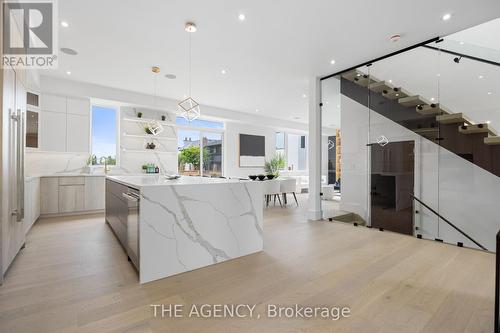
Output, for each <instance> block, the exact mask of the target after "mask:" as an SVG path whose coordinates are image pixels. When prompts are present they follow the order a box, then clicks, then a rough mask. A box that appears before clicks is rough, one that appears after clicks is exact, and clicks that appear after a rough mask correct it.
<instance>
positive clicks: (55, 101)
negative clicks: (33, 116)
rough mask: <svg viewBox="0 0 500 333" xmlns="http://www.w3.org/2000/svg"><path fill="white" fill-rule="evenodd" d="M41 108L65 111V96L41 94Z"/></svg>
mask: <svg viewBox="0 0 500 333" xmlns="http://www.w3.org/2000/svg"><path fill="white" fill-rule="evenodd" d="M42 110H43V111H50V112H59V113H66V97H62V96H55V95H47V94H44V95H43V96H42Z"/></svg>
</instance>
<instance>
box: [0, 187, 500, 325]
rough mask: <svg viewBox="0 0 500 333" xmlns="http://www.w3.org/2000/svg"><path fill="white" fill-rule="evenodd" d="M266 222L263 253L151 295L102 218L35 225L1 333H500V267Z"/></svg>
mask: <svg viewBox="0 0 500 333" xmlns="http://www.w3.org/2000/svg"><path fill="white" fill-rule="evenodd" d="M300 199H301V202H300V203H301V207H299V208H295V207H294V206H292V205H291V206H290V207H289V208H286V209H282V208H279V207H271V208H269V209H267V210H266V212H265V225H264V230H265V250H264V252H262V253H259V254H255V255H250V256H247V257H244V258H240V259H236V260H232V261H230V262H226V263H222V264H219V265H215V266H212V267H207V268H203V269H199V270H196V271H193V272H188V273H184V274H180V275H178V276H174V277H170V278H167V279H163V280H160V281H156V282H152V283H149V284H146V285H143V286H140V285H139V283H138V278H137V275H136V272H135V271H134V270H133V268H132V267H131V265H130V264H129V263H128V262H127V258H126V256H125V254H124V252H123V250H122V249H121V247H120V246H119V245H118V242H117V241H116V239H115V238H114V235H113V234H112V233H111V231H110V229H109V228H108V226H107V225H106V224H105V223H104V218H103V216H102V215H93V216H80V217H72V218H68V217H65V218H51V219H44V220H40V221H38V222H37V223H36V224H35V226H34V227H33V229H32V230H31V232H30V233H29V235H28V238H27V243H26V248H25V249H24V250H22V251H21V253H20V254H19V256H18V257H17V259H16V261H15V263H14V264H13V266H12V267H11V269H10V270H9V271H8V274H7V276H6V280H5V283H4V285H3V286H1V287H0V332H9V333H11V332H37V333H40V332H240V333H241V332H454V333H456V332H492V331H493V308H494V255H493V254H490V253H485V252H480V251H475V250H469V249H464V248H458V247H455V246H450V245H444V244H440V243H436V242H433V241H425V240H418V239H416V238H412V237H408V236H402V235H398V234H394V233H389V232H380V231H376V230H371V229H368V228H365V227H354V226H352V225H349V224H344V223H340V222H338V223H336V222H334V223H331V222H307V221H306V219H305V216H306V210H305V206H306V203H305V197H304V196H302V195H301V198H300ZM173 303H180V304H186V305H187V306H189V305H191V304H204V303H210V304H219V303H225V304H236V303H250V304H254V303H256V304H259V305H258V306H257V310H256V311H260V312H261V313H263V314H264V313H265V306H266V305H267V304H283V305H293V304H295V303H298V304H302V305H328V306H334V305H340V306H350V307H351V312H352V316H351V317H350V318H344V319H340V320H338V321H332V320H325V319H281V320H279V319H269V318H265V316H262V317H261V319H229V320H221V319H188V318H182V319H161V318H153V316H152V309H151V308H150V304H173Z"/></svg>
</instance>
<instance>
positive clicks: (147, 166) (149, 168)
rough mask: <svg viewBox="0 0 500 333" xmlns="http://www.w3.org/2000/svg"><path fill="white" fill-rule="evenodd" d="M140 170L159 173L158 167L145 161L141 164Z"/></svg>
mask: <svg viewBox="0 0 500 333" xmlns="http://www.w3.org/2000/svg"><path fill="white" fill-rule="evenodd" d="M142 170H143V171H144V172H146V173H159V172H160V168H159V167H158V166H156V165H154V164H153V163H146V164H144V165H143V166H142Z"/></svg>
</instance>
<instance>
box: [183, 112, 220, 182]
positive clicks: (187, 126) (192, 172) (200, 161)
mask: <svg viewBox="0 0 500 333" xmlns="http://www.w3.org/2000/svg"><path fill="white" fill-rule="evenodd" d="M176 124H177V125H180V126H179V130H178V151H179V156H178V162H179V174H181V175H187V176H210V177H220V176H222V166H223V128H224V124H223V123H221V122H214V121H208V120H202V119H196V120H194V121H192V122H188V121H187V120H185V119H184V118H182V117H177V119H176Z"/></svg>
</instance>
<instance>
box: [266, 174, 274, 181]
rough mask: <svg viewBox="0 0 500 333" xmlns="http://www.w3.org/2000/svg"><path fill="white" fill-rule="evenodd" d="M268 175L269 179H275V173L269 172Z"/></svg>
mask: <svg viewBox="0 0 500 333" xmlns="http://www.w3.org/2000/svg"><path fill="white" fill-rule="evenodd" d="M266 176H267V179H269V180H271V179H274V175H273V174H268V175H266Z"/></svg>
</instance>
